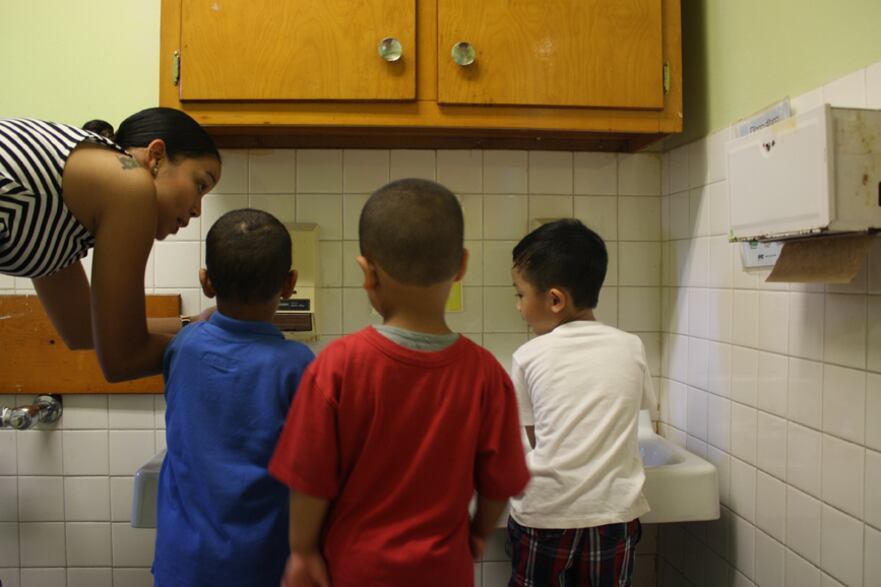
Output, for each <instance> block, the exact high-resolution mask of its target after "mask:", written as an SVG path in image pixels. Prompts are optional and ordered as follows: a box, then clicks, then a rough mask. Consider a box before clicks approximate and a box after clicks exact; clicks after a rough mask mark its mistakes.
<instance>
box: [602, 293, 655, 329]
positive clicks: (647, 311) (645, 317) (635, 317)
mask: <svg viewBox="0 0 881 587" xmlns="http://www.w3.org/2000/svg"><path fill="white" fill-rule="evenodd" d="M612 289H614V288H608V290H604V291H609V293H611V290H612ZM603 300H604V297H603V293H602V292H601V293H600V301H601V303H602V301H603ZM604 321H605V319H604ZM607 323H610V322H607ZM660 324H661V290H660V289H659V288H656V287H619V288H618V320H617V327H618V328H621V329H622V330H626V331H628V332H646V331H648V332H654V331H656V330H658V328H660ZM613 325H614V324H613Z"/></svg>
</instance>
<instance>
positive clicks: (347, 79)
mask: <svg viewBox="0 0 881 587" xmlns="http://www.w3.org/2000/svg"><path fill="white" fill-rule="evenodd" d="M386 37H393V38H396V39H398V40H399V41H400V43H401V45H402V46H403V57H402V58H401V59H399V60H398V61H395V62H388V61H385V60H383V59H382V58H381V57H380V55H379V52H378V46H379V43H380V41H381V40H382V39H384V38H386ZM180 46H181V78H180V99H181V100H413V99H415V96H416V78H415V72H416V0H320V1H318V2H315V1H313V0H183V3H182V6H181V45H180Z"/></svg>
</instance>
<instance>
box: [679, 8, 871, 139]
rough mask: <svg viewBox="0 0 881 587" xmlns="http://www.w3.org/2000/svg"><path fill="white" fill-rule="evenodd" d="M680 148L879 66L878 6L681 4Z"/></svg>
mask: <svg viewBox="0 0 881 587" xmlns="http://www.w3.org/2000/svg"><path fill="white" fill-rule="evenodd" d="M682 7H683V8H682V19H683V67H684V77H685V79H684V81H683V83H684V85H685V86H684V90H685V100H684V101H685V105H684V110H685V133H684V135H683V136H681V137H678V138H677V139H675V143H677V144H681V143H683V142H687V141H689V140H692V139H696V138H699V137H702V136H704V135H706V134H709V133H711V132H713V131H716V130H719V129H721V128H724V127H725V126H727V125H728V124H730V123H731V122H734V121H735V120H738V119H740V118H743V117H744V116H747V115H749V114H751V113H753V112H755V111H757V110H760V109H762V108H763V107H764V106H766V105H768V104H770V103H772V102H776V101H777V100H780V99H782V98H784V97H786V96H790V97H795V96H798V95H800V94H803V93H804V92H807V91H809V90H812V89H814V88H817V87H819V86H821V85H823V84H825V83H828V82H830V81H832V80H834V79H836V78H838V77H841V76H842V75H845V74H847V73H850V72H852V71H855V70H857V69H861V68H863V67H866V66H867V65H870V64H872V63H875V62H878V61H881V34H879V30H881V1H879V0H682Z"/></svg>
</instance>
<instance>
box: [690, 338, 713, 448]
mask: <svg viewBox="0 0 881 587" xmlns="http://www.w3.org/2000/svg"><path fill="white" fill-rule="evenodd" d="M708 353H709V347H708V343H707V341H706V340H703V339H701V338H694V337H690V338H689V339H688V378H687V380H686V381H687V383H688V384H689V385H691V386H693V387H696V388H698V389H701V390H706V389H707V388H708V387H709V385H708V384H707V368H708V365H709V359H708ZM689 432H690V433H691V434H694V432H691V431H690V430H689ZM700 438H701V440H706V436H705V435H704V436H700Z"/></svg>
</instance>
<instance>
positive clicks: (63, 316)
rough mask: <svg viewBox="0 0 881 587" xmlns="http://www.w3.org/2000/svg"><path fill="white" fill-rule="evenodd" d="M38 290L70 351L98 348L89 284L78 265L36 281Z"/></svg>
mask: <svg viewBox="0 0 881 587" xmlns="http://www.w3.org/2000/svg"><path fill="white" fill-rule="evenodd" d="M33 282H34V289H36V290H37V295H38V296H40V302H41V303H42V304H43V308H44V309H45V310H46V314H48V315H49V319H50V320H51V321H52V325H53V326H55V330H57V331H58V334H59V335H61V338H62V340H64V344H66V345H67V348H69V349H71V350H74V351H78V350H83V349H91V348H94V344H93V343H92V310H91V299H90V296H89V281H88V280H87V279H86V272H85V271H84V270H83V266H82V263H80V262H79V261H77V262H76V263H74V264H73V265H70V266H69V267H65V268H64V269H62V270H61V271H58V272H57V273H53V274H52V275H47V276H45V277H38V278H36V279H34V280H33Z"/></svg>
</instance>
